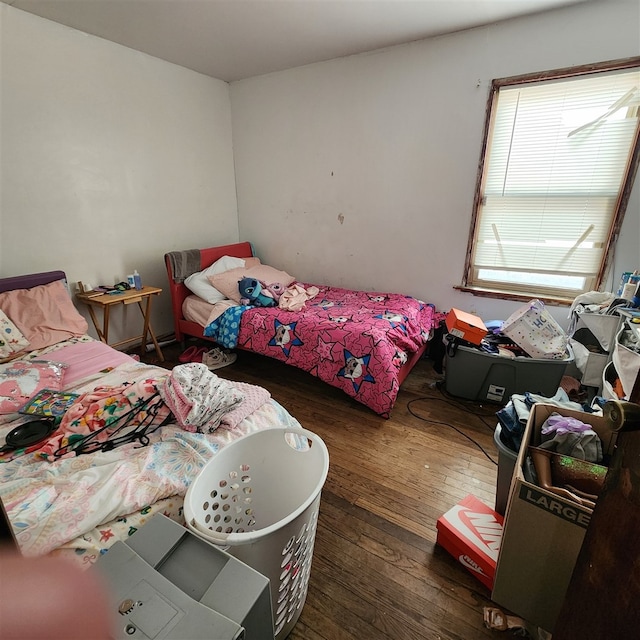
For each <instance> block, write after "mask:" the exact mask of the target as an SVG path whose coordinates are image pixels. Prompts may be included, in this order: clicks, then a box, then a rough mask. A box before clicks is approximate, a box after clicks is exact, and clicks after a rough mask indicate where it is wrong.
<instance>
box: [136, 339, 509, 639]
mask: <svg viewBox="0 0 640 640" xmlns="http://www.w3.org/2000/svg"><path fill="white" fill-rule="evenodd" d="M203 344H205V343H203ZM181 350H182V349H181V347H180V345H179V344H177V343H175V344H173V345H170V346H168V347H166V348H165V349H164V351H165V357H166V362H165V363H164V366H166V367H169V368H170V367H171V366H173V365H174V364H177V357H178V355H179V354H180V352H181ZM154 356H155V354H154V353H153V352H152V353H149V354H148V355H147V356H146V357H145V360H146V361H148V362H154ZM432 365H433V363H432V361H430V360H428V359H422V360H421V361H420V362H419V363H418V365H417V366H416V367H415V369H414V370H413V371H412V372H411V374H410V375H409V377H408V378H407V380H406V381H405V382H404V384H403V386H402V388H401V390H400V394H399V396H398V400H397V403H396V406H395V408H394V410H393V412H392V414H391V417H390V419H388V420H385V419H383V418H380V417H379V416H377V415H376V414H374V413H373V412H372V411H370V410H369V409H367V408H366V407H364V406H361V405H360V404H358V403H357V402H355V401H354V400H352V399H350V398H349V397H347V396H346V395H344V394H343V393H342V392H341V391H339V390H337V389H333V388H332V387H329V386H328V385H325V384H324V383H322V382H321V381H319V380H318V379H316V378H314V377H312V376H311V375H309V374H306V373H304V372H301V371H298V370H296V369H293V368H292V367H288V366H287V365H285V364H283V363H280V362H278V361H275V360H272V359H270V358H266V357H264V356H259V355H255V354H250V353H247V352H244V351H238V359H237V361H236V362H235V363H234V364H233V365H231V366H229V367H226V368H223V369H219V370H218V371H216V373H217V374H218V375H220V376H221V377H224V378H227V379H231V380H239V381H243V382H249V383H252V384H258V385H260V386H263V387H265V388H266V389H268V390H269V391H270V393H271V395H272V397H273V398H274V399H275V400H277V401H278V402H279V403H280V404H282V405H283V406H284V407H285V408H286V409H287V410H288V411H289V412H290V413H291V414H292V415H293V416H295V417H296V418H297V419H298V420H299V422H300V423H301V424H302V426H303V427H305V428H307V429H309V430H310V431H313V432H314V433H316V434H318V435H319V436H320V437H321V438H322V439H323V440H324V442H325V443H326V445H327V447H328V449H329V455H330V468H329V475H328V478H327V481H326V483H325V485H324V488H323V492H322V500H321V506H320V515H319V521H318V529H317V533H316V539H315V549H314V553H313V561H312V569H311V578H310V582H309V592H308V595H307V600H306V603H305V606H304V609H303V611H302V615H301V616H300V618H299V620H298V622H297V624H296V626H295V627H294V629H293V631H292V632H291V634H290V635H289V638H290V639H291V640H348V639H352V638H353V639H355V638H358V639H364V640H383V639H393V640H475V639H476V638H478V639H481V638H498V637H502V638H504V637H505V633H504V632H498V631H495V630H489V629H486V628H485V627H484V624H483V607H484V606H492V603H491V601H490V594H489V591H488V589H486V588H485V587H484V586H483V585H482V584H481V583H480V582H479V581H478V580H477V579H476V578H474V577H473V576H472V575H471V574H470V573H468V572H467V571H466V570H465V569H464V568H463V567H462V566H461V565H460V564H459V563H458V562H457V561H456V560H455V559H454V558H453V557H451V556H450V555H449V554H448V553H447V552H446V551H445V550H444V549H443V548H442V547H440V546H439V545H437V544H436V520H437V519H438V518H439V517H440V516H441V515H442V514H443V513H444V512H445V511H447V510H448V509H449V508H451V507H452V506H453V505H454V504H456V503H457V502H458V501H459V500H461V499H462V498H464V497H465V496H466V495H468V494H470V493H471V494H474V495H475V496H476V497H477V498H479V499H480V500H482V501H483V502H485V504H487V505H489V506H491V507H493V506H494V501H495V488H496V474H497V467H496V464H495V463H494V462H493V461H496V462H497V452H496V449H495V445H494V442H493V431H494V429H495V425H496V418H495V411H496V410H497V409H499V408H500V407H499V406H497V405H490V404H488V405H485V406H483V405H480V404H477V403H472V402H467V401H461V400H458V399H454V398H450V397H448V396H447V395H446V393H445V392H444V388H443V386H442V385H439V384H438V381H439V379H440V378H441V376H438V375H437V374H436V373H434V371H433V366H432ZM453 427H455V428H456V429H459V430H460V431H461V432H462V434H466V436H467V437H465V435H462V434H461V433H459V432H458V431H456V430H455V429H454V428H453ZM469 438H472V439H473V440H475V441H476V442H477V443H478V444H479V445H480V446H481V447H483V448H484V450H485V451H486V452H487V454H488V456H490V457H491V458H492V459H493V461H492V460H490V459H489V458H488V457H487V456H486V455H485V454H484V453H483V452H482V451H481V450H480V449H479V448H478V447H477V446H476V444H474V443H473V442H472V441H471V440H470V439H469Z"/></svg>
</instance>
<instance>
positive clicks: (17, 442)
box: [0, 420, 55, 453]
mask: <svg viewBox="0 0 640 640" xmlns="http://www.w3.org/2000/svg"><path fill="white" fill-rule="evenodd" d="M54 429H55V423H54V421H53V420H32V421H31V422H25V423H23V424H20V425H18V426H17V427H16V428H15V429H11V431H9V433H7V435H6V437H5V442H6V444H5V445H4V446H3V447H2V448H0V453H4V452H5V451H11V450H12V449H20V448H21V447H29V446H31V445H32V444H36V443H38V442H41V441H42V440H45V439H46V438H47V436H49V435H50V434H51V433H52V432H53V431H54Z"/></svg>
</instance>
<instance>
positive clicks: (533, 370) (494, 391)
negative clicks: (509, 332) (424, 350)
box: [445, 345, 573, 404]
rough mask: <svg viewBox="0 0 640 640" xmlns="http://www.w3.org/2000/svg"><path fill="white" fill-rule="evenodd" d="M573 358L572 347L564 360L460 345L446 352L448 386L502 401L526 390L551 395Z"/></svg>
mask: <svg viewBox="0 0 640 640" xmlns="http://www.w3.org/2000/svg"><path fill="white" fill-rule="evenodd" d="M571 362H573V352H572V351H571V348H569V349H568V354H567V357H566V358H564V359H563V360H547V359H542V358H525V357H518V358H513V359H510V358H505V357H503V356H498V355H494V354H491V353H486V352H484V351H480V350H478V349H473V348H471V347H465V346H463V345H460V346H459V347H458V348H457V350H456V352H455V354H454V355H453V356H451V355H449V353H447V357H446V360H445V389H446V390H447V393H450V394H451V395H452V396H457V397H459V398H466V399H467V400H477V401H479V402H485V401H489V402H498V403H501V404H506V403H507V402H508V401H509V399H510V398H511V396H512V395H513V394H515V393H518V394H521V393H524V392H525V391H529V392H531V393H536V394H539V395H541V396H546V397H547V398H551V397H553V396H554V395H555V394H556V392H557V391H558V387H559V386H560V381H561V380H562V376H563V375H564V372H565V369H566V367H567V365H568V364H569V363H571Z"/></svg>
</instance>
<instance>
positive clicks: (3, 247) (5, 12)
mask: <svg viewBox="0 0 640 640" xmlns="http://www.w3.org/2000/svg"><path fill="white" fill-rule="evenodd" d="M0 21H1V22H0V27H1V31H0V36H1V38H0V42H1V49H0V53H1V70H2V77H1V82H2V84H1V94H0V109H1V114H0V118H1V119H0V133H1V136H2V137H1V140H0V142H1V144H0V152H1V159H0V161H1V164H0V172H1V173H0V180H1V182H0V188H1V193H2V195H1V200H0V274H1V275H2V276H9V275H16V274H21V273H29V272H35V271H48V270H51V269H63V270H64V271H66V273H67V276H68V279H69V280H70V281H71V282H76V281H78V280H82V281H84V282H89V283H91V284H93V285H97V284H113V283H114V282H118V281H119V280H122V279H125V278H126V275H127V274H128V273H131V272H132V271H133V269H138V271H139V272H140V274H141V275H142V278H143V283H145V284H150V285H155V286H160V287H165V288H166V283H167V280H166V272H165V270H164V261H163V256H164V254H165V253H166V252H167V251H171V250H176V249H189V248H199V247H205V246H211V245H214V244H224V243H227V242H234V241H237V239H238V221H237V207H236V196H235V182H234V168H233V151H232V140H231V113H230V102H229V88H228V85H227V84H226V83H225V82H222V81H220V80H215V79H212V78H209V77H207V76H204V75H201V74H198V73H195V72H193V71H189V70H187V69H184V68H182V67H179V66H176V65H173V64H169V63H167V62H163V61H161V60H158V59H156V58H153V57H151V56H148V55H145V54H142V53H139V52H137V51H133V50H131V49H128V48H126V47H122V46H120V45H117V44H113V43H111V42H108V41H106V40H102V39H100V38H96V37H94V36H90V35H86V34H84V33H81V32H80V31H76V30H74V29H69V28H67V27H64V26H61V25H59V24H56V23H54V22H51V21H48V20H44V19H41V18H38V17H36V16H33V15H31V14H29V13H25V12H23V11H20V10H18V9H14V8H12V7H9V6H7V5H6V4H0ZM153 304H154V306H155V310H154V320H153V324H154V327H155V330H156V333H157V334H158V335H162V334H163V333H169V332H172V331H173V321H172V318H171V316H170V312H169V296H168V293H164V294H163V295H162V296H161V297H160V298H158V299H154V303H153ZM121 320H122V318H120V319H118V317H117V315H115V314H114V316H113V320H112V326H113V337H114V338H117V337H118V334H120V333H121V334H122V335H125V336H130V335H135V334H136V332H139V331H140V330H141V324H140V318H139V313H138V311H137V309H135V307H134V308H132V309H131V311H130V312H128V315H127V317H126V318H125V319H124V320H125V321H126V323H127V324H129V323H130V326H129V327H127V326H123V324H122V322H121ZM132 331H133V333H132ZM94 335H95V334H94Z"/></svg>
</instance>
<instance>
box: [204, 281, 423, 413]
mask: <svg viewBox="0 0 640 640" xmlns="http://www.w3.org/2000/svg"><path fill="white" fill-rule="evenodd" d="M303 286H304V287H305V288H309V287H311V286H313V285H306V284H304V285H303ZM435 315H436V314H435V311H434V308H433V306H432V305H429V304H426V303H424V302H422V301H420V300H418V299H416V298H412V297H410V296H403V295H400V294H392V293H371V292H365V291H351V290H348V289H341V288H338V287H326V286H320V287H319V293H318V294H317V296H315V297H314V298H313V299H312V300H309V301H307V303H306V304H305V306H304V308H303V309H302V310H301V311H288V310H283V309H280V308H278V307H269V308H264V307H251V308H248V309H247V310H245V311H244V312H243V314H242V318H241V322H240V327H239V333H238V337H237V346H238V347H240V348H242V349H246V350H249V351H253V352H256V353H261V354H264V355H267V356H270V357H272V358H276V359H277V360H281V361H283V362H286V363H287V364H290V365H292V366H295V367H298V368H299V369H303V370H304V371H308V372H309V373H311V374H312V375H314V376H317V377H318V378H320V379H321V380H323V381H324V382H326V383H328V384H330V385H332V386H334V387H338V388H340V389H342V390H343V391H344V392H345V393H347V394H348V395H349V396H351V397H352V398H355V399H356V400H357V401H358V402H361V403H362V404H364V405H366V406H368V407H369V408H371V409H372V410H373V411H375V412H376V413H378V414H379V415H381V416H383V417H388V416H389V412H390V411H391V409H392V408H393V405H394V403H395V400H396V397H397V395H398V390H399V388H400V383H399V377H398V372H399V370H400V368H401V367H402V365H403V364H404V363H405V362H406V361H407V358H408V357H409V355H410V354H412V353H414V352H415V351H417V350H418V349H419V348H421V347H422V346H423V345H424V344H426V342H427V340H428V339H429V337H430V334H431V330H432V328H433V326H434V322H435ZM206 335H210V334H206ZM212 337H214V338H215V335H214V336H212Z"/></svg>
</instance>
